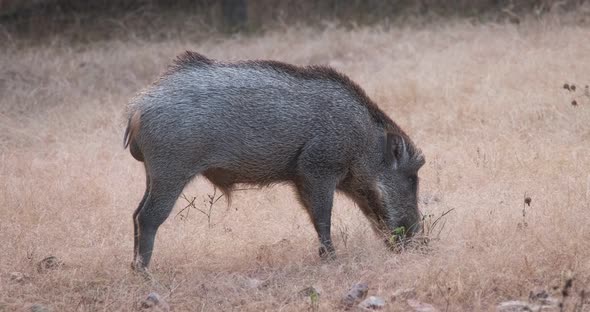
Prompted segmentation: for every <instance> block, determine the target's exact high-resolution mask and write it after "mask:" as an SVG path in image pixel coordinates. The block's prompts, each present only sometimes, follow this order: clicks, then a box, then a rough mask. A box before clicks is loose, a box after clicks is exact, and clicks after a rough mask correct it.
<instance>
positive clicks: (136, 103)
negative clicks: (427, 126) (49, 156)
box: [124, 51, 424, 270]
mask: <svg viewBox="0 0 590 312" xmlns="http://www.w3.org/2000/svg"><path fill="white" fill-rule="evenodd" d="M124 146H125V147H127V146H129V149H130V152H131V155H132V156H133V157H134V158H135V159H137V160H138V161H141V162H143V164H144V166H145V172H146V180H147V181H146V190H145V194H144V196H143V199H142V200H141V202H140V204H139V206H138V207H137V209H136V210H135V212H134V213H133V223H134V228H135V251H134V260H133V264H132V266H133V267H134V269H136V270H145V269H147V268H148V266H149V263H150V259H151V255H152V250H153V246H154V239H155V235H156V232H157V230H158V227H159V226H160V225H161V224H162V223H163V222H164V221H165V220H166V218H167V217H168V215H169V214H170V212H171V210H172V208H173V206H174V204H175V202H176V200H177V199H178V196H179V195H180V193H181V192H182V190H183V189H184V187H185V186H186V184H187V183H188V182H189V181H191V179H193V178H194V177H195V176H197V175H202V176H204V177H206V178H207V179H208V180H209V181H210V182H211V183H212V184H213V185H215V186H216V187H218V188H219V189H221V190H222V191H223V192H224V194H226V195H227V196H228V197H229V196H230V194H231V191H232V189H233V188H234V187H235V186H236V185H237V184H250V185H259V186H268V185H271V184H275V183H289V184H291V185H293V187H294V189H295V191H296V193H297V197H298V199H299V201H300V203H301V204H302V206H303V207H305V210H306V211H307V213H308V214H309V216H310V219H311V221H312V222H313V225H314V227H315V229H316V231H317V233H318V236H319V242H320V252H319V253H320V256H321V258H322V259H326V258H331V257H333V256H334V247H333V244H332V239H331V237H330V224H331V221H330V219H331V213H332V202H333V197H334V193H335V191H337V190H338V191H340V192H342V193H344V194H346V195H347V196H348V197H349V198H351V199H352V200H354V201H355V202H356V203H357V204H358V206H359V207H360V209H361V210H362V212H363V213H364V214H365V215H366V216H367V217H368V218H369V220H371V221H372V222H371V223H372V224H373V229H374V230H376V231H377V232H379V233H382V234H383V235H385V236H386V237H387V236H390V235H391V234H392V233H393V232H394V230H396V229H399V228H400V227H404V228H405V229H407V234H408V235H412V234H413V233H416V232H418V231H420V214H419V211H418V207H417V206H418V204H417V196H418V195H417V194H418V170H419V169H420V168H421V167H422V165H423V164H424V156H423V154H422V152H421V151H420V149H418V148H417V147H416V146H415V145H414V143H413V142H412V140H411V139H410V138H409V136H408V135H407V134H406V133H405V132H404V131H403V130H402V129H401V128H400V127H399V126H398V125H396V124H395V123H394V122H393V121H392V120H391V119H390V118H389V117H388V116H387V115H386V114H385V113H384V112H383V111H382V110H381V109H380V108H379V107H378V106H377V105H376V104H375V103H374V102H373V101H372V100H371V99H370V98H369V97H368V96H367V95H366V94H365V92H364V91H363V90H362V89H361V88H360V87H359V86H358V85H357V84H356V83H354V82H353V81H352V80H350V79H349V78H348V77H347V76H345V75H343V74H341V73H339V72H337V71H335V70H334V69H332V68H330V67H327V66H307V67H300V66H295V65H290V64H286V63H282V62H277V61H268V60H254V61H238V62H221V61H216V60H212V59H209V58H207V57H205V56H203V55H201V54H198V53H195V52H189V51H187V52H186V53H184V54H181V55H179V56H178V57H177V58H176V60H175V61H174V62H173V63H172V65H170V66H169V68H168V69H167V71H166V72H165V73H164V74H162V75H161V76H160V77H159V79H158V80H157V81H156V82H154V83H153V84H152V85H151V86H149V87H148V88H147V89H146V90H144V91H143V92H141V93H140V94H139V95H138V96H136V97H135V98H134V99H133V100H132V101H131V103H130V104H129V108H128V125H127V129H126V131H125V135H124Z"/></svg>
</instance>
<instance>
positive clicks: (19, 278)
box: [10, 272, 29, 283]
mask: <svg viewBox="0 0 590 312" xmlns="http://www.w3.org/2000/svg"><path fill="white" fill-rule="evenodd" d="M28 278H29V276H28V275H27V274H24V273H21V272H12V273H10V280H11V281H14V282H17V283H21V282H24V281H25V280H26V279H28Z"/></svg>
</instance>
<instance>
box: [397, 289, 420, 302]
mask: <svg viewBox="0 0 590 312" xmlns="http://www.w3.org/2000/svg"><path fill="white" fill-rule="evenodd" d="M414 297H416V291H415V290H414V289H413V288H404V289H398V290H396V291H395V292H394V293H393V295H391V299H393V300H398V299H410V298H414Z"/></svg>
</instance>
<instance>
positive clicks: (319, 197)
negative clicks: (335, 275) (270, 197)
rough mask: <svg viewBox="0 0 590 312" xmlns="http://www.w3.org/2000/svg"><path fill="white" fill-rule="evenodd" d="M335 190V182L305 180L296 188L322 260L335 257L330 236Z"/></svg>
mask: <svg viewBox="0 0 590 312" xmlns="http://www.w3.org/2000/svg"><path fill="white" fill-rule="evenodd" d="M335 189H336V183H335V181H329V180H317V179H305V181H303V182H301V183H300V184H299V185H298V187H297V190H298V193H299V198H300V200H301V203H302V204H303V205H304V206H305V208H306V210H307V212H308V213H309V216H310V218H311V221H312V222H313V226H314V227H315V230H316V232H317V233H318V236H319V240H320V257H321V258H322V259H323V260H328V259H334V258H335V256H336V253H335V250H334V245H333V244H332V237H331V234H330V227H331V219H332V202H333V199H334V192H335Z"/></svg>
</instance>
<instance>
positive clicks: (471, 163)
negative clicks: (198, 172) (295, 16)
mask: <svg viewBox="0 0 590 312" xmlns="http://www.w3.org/2000/svg"><path fill="white" fill-rule="evenodd" d="M586 25H587V24H586ZM130 37H132V36H130ZM171 37H173V36H171ZM588 38H590V26H584V25H583V24H578V25H573V24H571V23H568V24H565V23H562V22H559V19H555V18H547V19H544V20H541V21H532V20H529V21H525V22H524V23H521V24H520V25H518V26H516V25H508V24H507V25H498V24H483V25H482V24H471V23H468V22H446V23H437V24H429V25H427V26H407V27H403V28H399V27H398V28H393V29H390V30H380V29H376V28H369V29H365V28H360V29H356V30H344V29H338V28H328V29H326V30H322V31H319V30H314V29H307V28H297V29H289V30H280V31H276V32H270V33H267V34H265V35H262V36H255V37H251V38H240V37H238V38H233V39H229V38H225V39H224V38H222V37H211V38H210V39H208V40H205V41H199V42H196V41H188V40H181V39H162V40H161V41H159V42H146V41H143V40H140V39H137V40H117V39H113V40H112V41H101V42H96V43H90V44H87V45H83V46H82V45H79V44H76V45H71V44H68V42H65V41H63V40H59V38H58V39H56V40H52V41H51V43H47V44H42V45H36V46H32V47H24V48H23V47H20V48H16V47H17V46H19V44H18V43H19V42H18V40H19V39H18V38H13V40H14V42H12V43H14V44H11V42H6V44H4V43H3V44H2V46H1V47H0V215H1V218H0V242H1V243H0V248H1V250H0V311H21V310H22V309H23V308H26V307H28V306H30V305H31V304H34V303H39V304H43V305H45V306H48V307H51V308H52V309H53V311H74V310H76V311H120V310H122V311H129V310H133V309H136V308H137V305H138V302H139V301H140V300H141V299H142V298H145V296H146V295H147V294H148V293H149V292H151V291H156V292H158V293H159V294H160V295H162V296H163V297H165V298H166V300H167V301H168V303H169V304H170V306H171V308H172V309H173V311H187V310H191V311H230V310H234V311H264V310H281V311H302V310H308V309H312V305H311V304H310V299H309V298H305V297H301V296H299V295H298V291H300V290H301V289H304V288H305V287H308V286H314V287H316V288H317V289H319V290H320V291H321V295H320V299H319V307H318V308H319V310H320V311H332V310H335V309H338V302H339V300H340V297H341V296H342V295H343V294H344V293H345V292H346V291H347V289H348V287H349V286H350V285H351V284H352V283H354V282H357V281H365V282H367V283H368V284H369V287H370V294H371V295H377V296H381V297H383V298H384V299H385V300H386V301H387V306H386V309H387V310H391V311H407V309H408V306H407V305H406V300H405V298H401V297H394V296H393V294H394V292H395V291H397V290H400V289H406V288H411V289H413V290H414V291H415V299H417V300H419V301H422V302H427V303H431V304H433V305H434V306H436V307H438V308H439V309H440V310H442V311H445V310H447V311H491V310H494V307H495V305H496V304H498V303H499V302H501V301H505V300H509V299H525V300H526V298H527V297H528V295H529V291H530V290H533V289H536V288H539V287H540V288H545V289H548V290H550V291H554V292H558V291H557V290H553V287H558V288H561V287H562V286H563V285H564V283H565V281H566V280H567V279H568V278H570V277H573V278H574V279H573V289H572V291H571V292H570V297H568V299H566V303H567V304H570V305H571V306H573V305H574V304H575V303H577V302H579V301H580V298H579V297H580V296H579V292H580V291H581V290H582V289H586V290H587V291H590V172H589V169H590V96H584V95H583V94H584V86H585V85H586V84H590V54H589V53H588V52H589V51H590V41H589V40H588ZM186 49H192V50H195V51H199V52H201V53H204V54H205V55H207V56H210V57H213V58H218V59H224V60H227V59H249V58H265V59H266V58H270V59H276V60H282V61H287V62H292V63H296V64H310V63H327V64H331V65H332V66H334V67H335V68H337V69H338V70H341V71H343V72H344V73H346V74H348V75H349V76H350V77H351V78H352V79H354V80H355V81H357V82H358V83H359V84H360V85H361V86H362V87H364V88H365V90H366V91H367V93H368V94H369V96H370V97H372V98H373V99H374V100H375V101H376V102H377V103H379V104H380V105H381V107H382V108H383V109H384V110H385V111H386V112H387V113H388V114H390V116H391V117H392V118H393V119H394V120H395V121H396V122H398V123H399V124H400V125H401V126H402V127H403V128H404V129H405V130H406V131H407V132H408V133H409V134H410V136H412V137H413V138H414V141H415V142H416V144H417V145H418V146H419V147H421V148H422V150H423V152H424V154H425V156H426V159H427V162H426V165H425V166H424V167H423V169H422V170H421V172H420V176H421V190H420V191H421V200H420V206H421V210H422V211H423V213H424V214H432V215H434V216H433V217H431V218H430V220H431V221H432V220H433V219H435V218H437V217H439V216H441V214H443V213H444V212H446V211H449V210H451V209H454V210H452V211H451V212H450V213H449V214H447V215H446V216H445V217H443V218H442V219H441V221H440V222H439V225H437V229H439V230H440V229H442V232H441V233H440V235H437V234H438V233H434V235H433V238H434V239H433V241H432V242H431V244H430V249H429V250H428V251H427V252H418V251H408V252H405V253H402V254H392V253H390V252H389V251H387V250H386V249H385V247H384V245H383V244H382V242H381V240H380V239H377V238H376V237H375V236H373V233H372V232H371V231H370V230H369V229H368V226H367V221H366V220H365V219H364V218H363V217H362V215H361V214H360V213H359V211H358V209H357V208H356V207H355V206H354V205H353V204H352V203H351V202H349V201H348V200H347V199H345V198H344V197H342V196H340V197H338V198H337V199H336V202H335V217H334V219H333V235H334V237H335V239H336V242H335V243H336V244H337V250H338V255H339V258H338V260H336V261H335V262H333V263H328V264H322V263H321V262H320V261H319V258H318V256H317V246H318V245H317V242H316V234H315V232H314V230H313V228H312V226H311V224H310V222H309V221H308V220H307V215H306V213H304V211H303V210H302V208H300V207H299V205H298V204H297V201H296V200H295V198H294V195H293V194H292V192H291V190H290V189H289V188H288V187H286V186H277V187H273V188H270V189H265V190H248V191H242V192H237V193H236V194H235V195H236V197H235V198H234V202H233V205H232V206H230V207H229V208H228V207H227V205H226V204H225V202H224V201H223V200H220V201H219V202H218V203H217V204H215V205H214V206H213V210H212V215H211V225H210V227H209V225H208V222H207V217H206V216H205V215H204V214H202V213H200V212H198V211H196V210H195V209H192V210H190V211H189V212H188V216H187V215H186V213H187V211H185V212H184V213H183V214H181V215H178V216H176V214H177V213H178V212H179V211H180V210H181V209H182V208H183V207H184V206H186V201H185V200H183V199H179V201H178V204H177V207H176V208H175V211H174V212H173V214H172V216H171V217H170V218H169V219H168V220H167V221H166V222H165V223H164V225H163V226H162V227H161V228H160V232H159V233H158V236H157V240H156V246H155V254H154V258H153V263H152V272H153V276H154V277H155V280H156V282H154V283H152V282H148V281H145V280H144V279H143V278H141V277H139V276H136V275H135V274H133V273H132V272H131V271H130V262H131V259H132V249H133V237H132V233H133V226H132V219H131V214H132V212H133V210H134V209H135V207H136V205H137V204H138V202H139V200H140V198H141V196H142V193H143V188H144V174H143V169H142V165H141V164H140V163H138V162H137V161H135V160H134V159H133V158H132V157H131V156H130V155H129V151H128V150H123V148H122V138H123V131H124V126H125V120H124V114H123V111H124V108H125V105H126V103H127V101H128V100H129V99H130V98H131V97H132V96H133V95H134V94H135V92H137V91H139V90H140V89H142V88H143V87H145V86H146V85H147V84H148V83H150V82H151V81H152V80H154V79H155V78H156V77H157V74H158V73H159V72H161V71H162V70H163V69H164V68H165V66H166V65H167V64H168V62H169V61H170V60H171V59H172V58H173V57H174V56H175V55H176V54H177V53H180V52H183V51H184V50H186ZM566 82H567V83H570V84H575V85H576V87H577V88H576V91H575V92H570V91H567V90H565V89H564V88H563V84H564V83H566ZM574 98H575V99H576V101H577V106H573V105H572V104H571V101H572V100H573V99H574ZM212 191H213V189H212V187H211V186H210V185H209V184H207V182H206V181H204V180H203V179H198V180H197V181H195V182H194V183H192V184H191V185H190V186H189V187H188V188H187V189H186V190H185V194H186V196H187V197H192V196H195V197H197V200H196V203H197V207H198V208H201V209H207V205H206V203H204V202H203V200H205V199H206V197H207V194H211V193H212ZM526 196H529V197H530V198H531V200H532V201H531V203H530V207H529V206H525V204H524V198H525V197H526ZM523 210H524V216H523ZM175 216H176V217H175ZM442 223H445V224H444V227H443V226H442ZM523 224H524V225H523ZM437 232H438V231H437ZM437 236H438V237H437ZM47 256H55V257H57V259H58V260H60V261H62V262H63V265H62V266H60V267H59V268H57V269H55V270H49V271H47V272H43V273H39V272H38V271H37V263H38V262H39V261H41V260H42V259H43V258H45V257H47ZM12 272H21V273H24V274H26V277H25V278H24V280H22V281H18V279H17V280H15V279H14V278H11V274H12ZM12 275H14V274H12ZM15 276H16V275H14V276H13V277H15ZM249 278H255V279H259V280H261V281H264V285H263V286H260V287H258V288H256V287H254V288H253V287H249V286H248V285H247V284H248V282H247V281H248V279H249ZM557 298H560V296H557ZM571 306H570V307H571ZM584 309H585V310H586V311H590V303H586V306H585V308H584ZM570 310H571V309H570Z"/></svg>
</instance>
